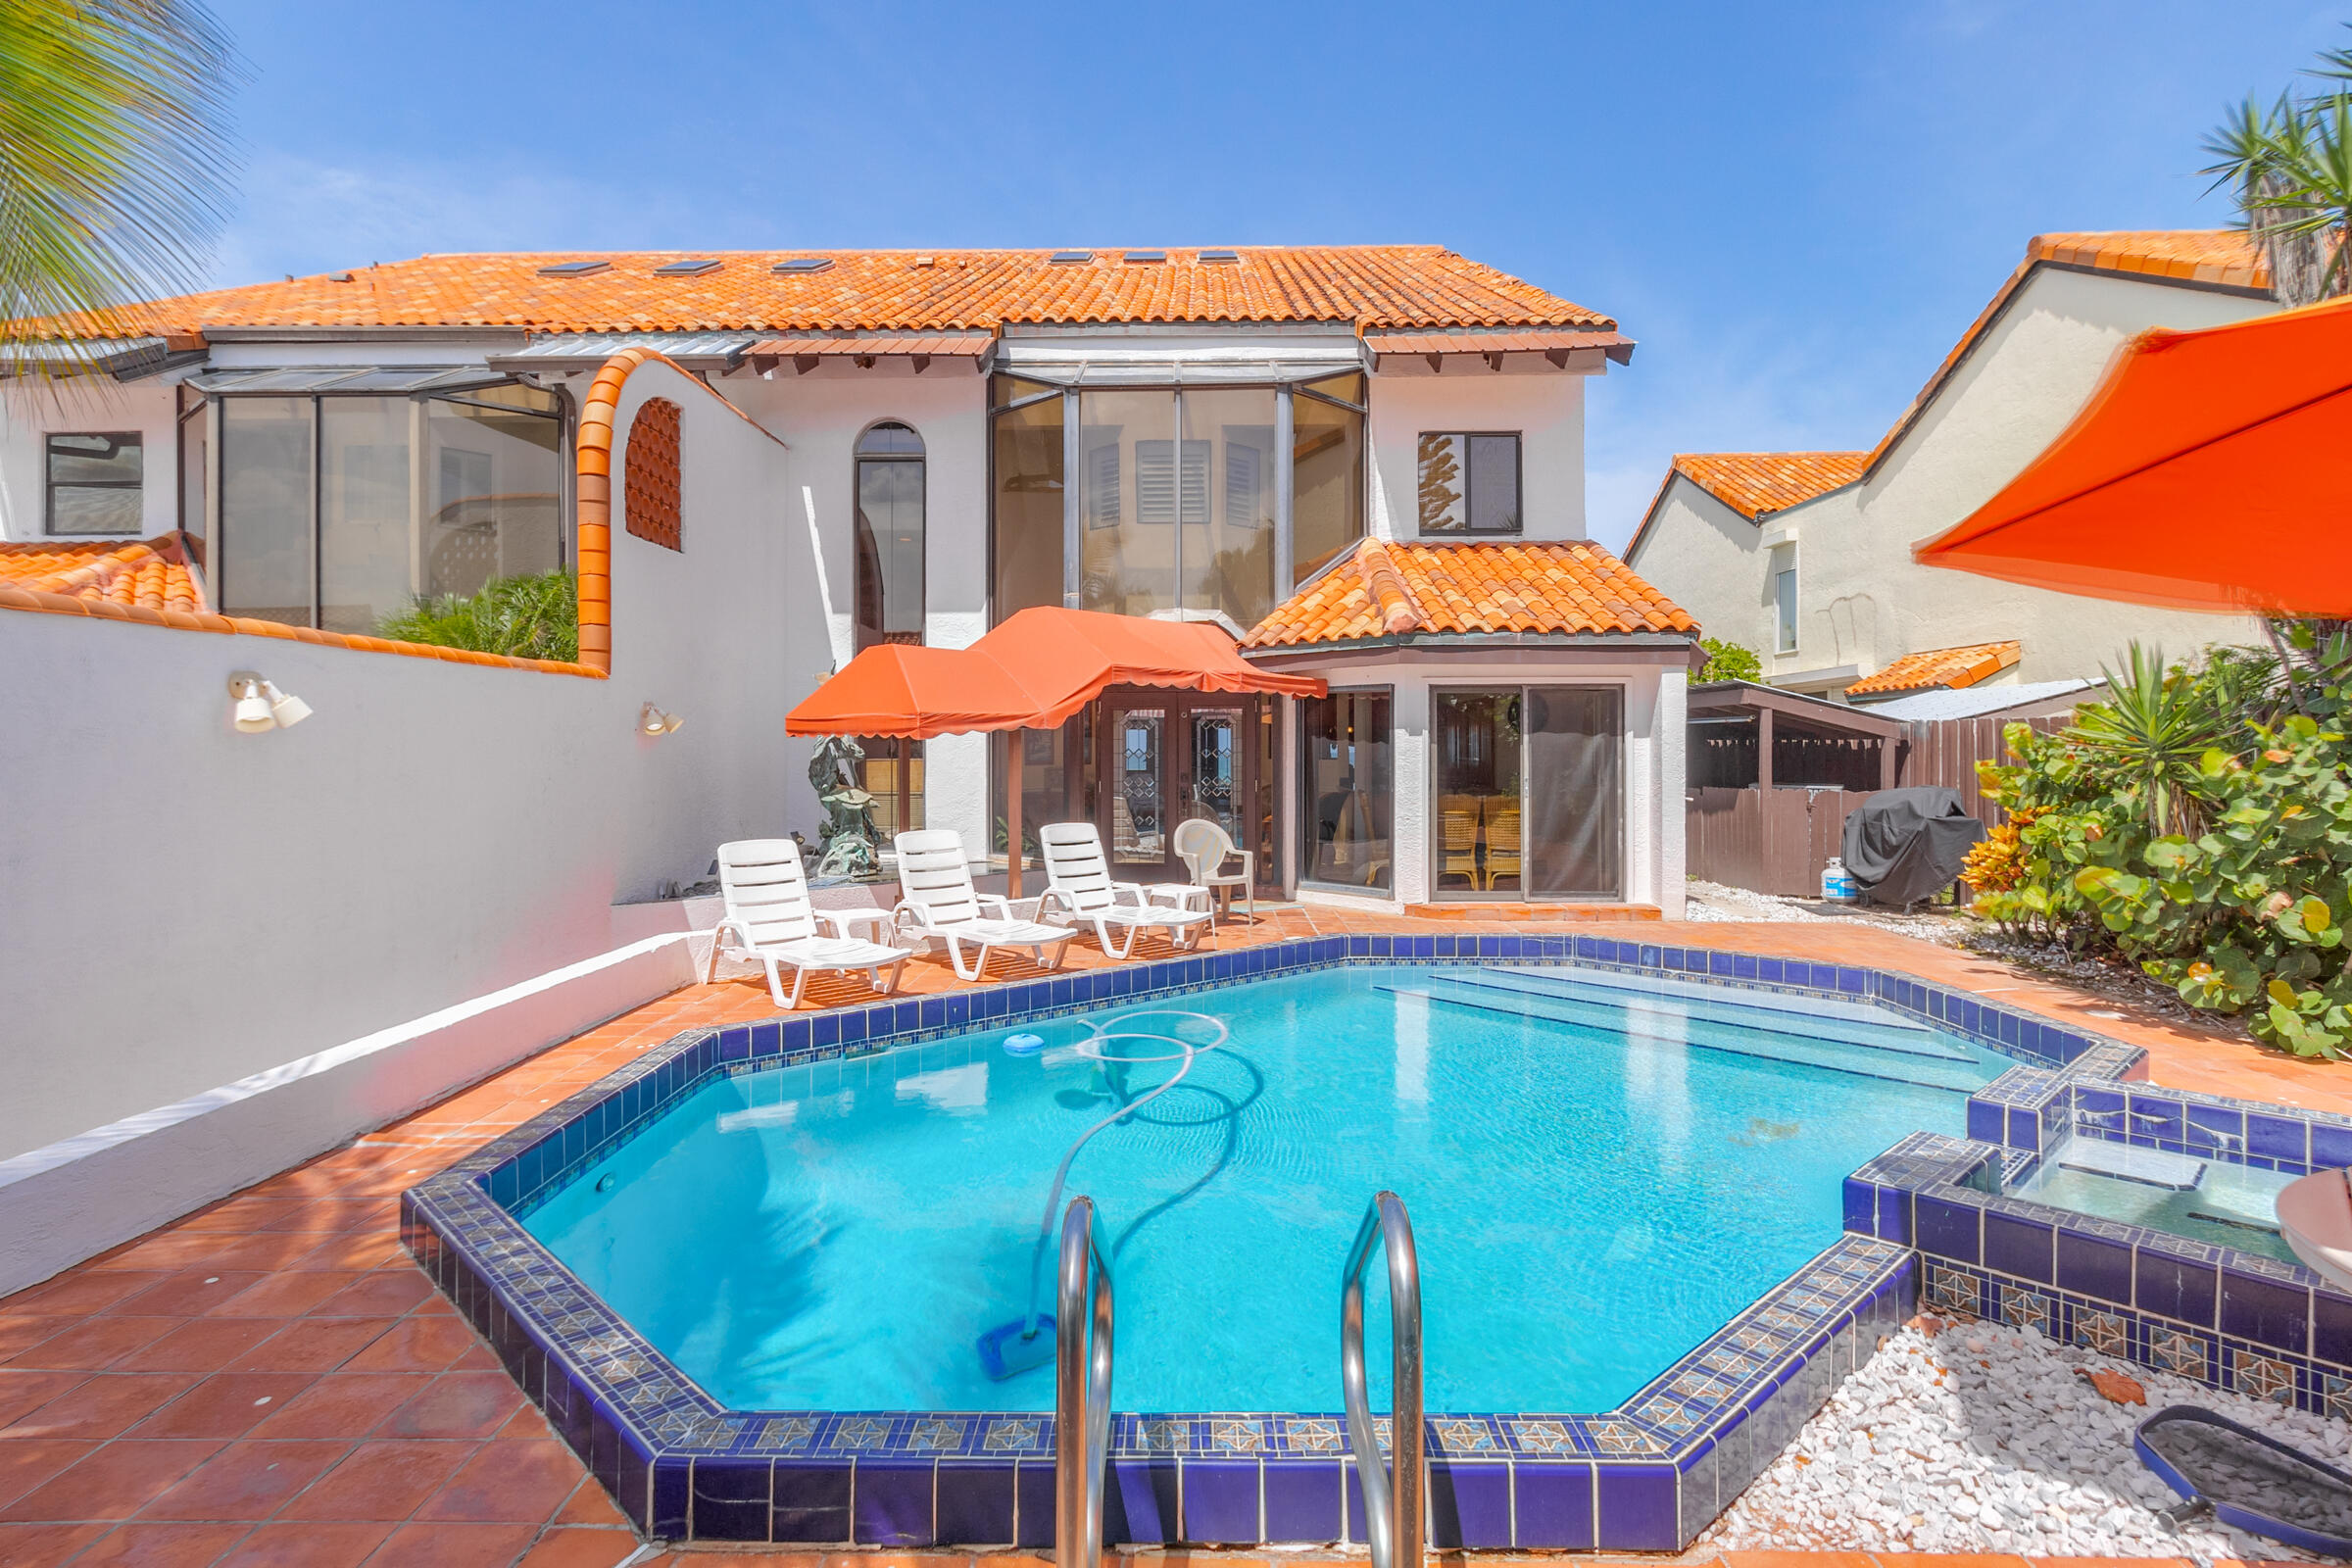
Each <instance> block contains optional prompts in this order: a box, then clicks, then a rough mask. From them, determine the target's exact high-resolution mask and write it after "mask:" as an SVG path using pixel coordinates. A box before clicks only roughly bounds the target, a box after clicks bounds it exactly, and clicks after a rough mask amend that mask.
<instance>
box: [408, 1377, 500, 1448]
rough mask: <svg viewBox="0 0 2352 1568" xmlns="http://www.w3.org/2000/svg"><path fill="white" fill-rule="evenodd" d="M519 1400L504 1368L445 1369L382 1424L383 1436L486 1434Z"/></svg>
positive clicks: (498, 1424) (495, 1427)
mask: <svg viewBox="0 0 2352 1568" xmlns="http://www.w3.org/2000/svg"><path fill="white" fill-rule="evenodd" d="M521 1403H522V1391H521V1390H520V1389H517V1388H516V1387H515V1382H514V1380H513V1379H512V1378H510V1377H508V1376H507V1375H506V1373H504V1372H445V1373H443V1374H441V1375H440V1376H439V1377H437V1378H434V1379H432V1380H431V1381H430V1382H429V1383H428V1384H426V1386H425V1387H424V1388H423V1389H422V1390H421V1391H420V1392H419V1393H418V1394H417V1397H415V1398H412V1399H411V1400H409V1402H408V1403H406V1404H404V1405H402V1406H401V1407H400V1408H399V1409H397V1410H395V1411H393V1412H392V1414H391V1416H390V1417H389V1418H387V1419H386V1420H385V1422H384V1424H383V1427H382V1431H383V1434H384V1435H385V1436H386V1437H395V1438H486V1437H488V1436H489V1435H490V1434H491V1433H493V1432H495V1431H497V1430H498V1428H499V1427H500V1426H501V1425H502V1424H503V1423H504V1422H505V1421H506V1419H507V1417H509V1416H511V1415H513V1414H514V1413H515V1406H517V1405H519V1404H521Z"/></svg>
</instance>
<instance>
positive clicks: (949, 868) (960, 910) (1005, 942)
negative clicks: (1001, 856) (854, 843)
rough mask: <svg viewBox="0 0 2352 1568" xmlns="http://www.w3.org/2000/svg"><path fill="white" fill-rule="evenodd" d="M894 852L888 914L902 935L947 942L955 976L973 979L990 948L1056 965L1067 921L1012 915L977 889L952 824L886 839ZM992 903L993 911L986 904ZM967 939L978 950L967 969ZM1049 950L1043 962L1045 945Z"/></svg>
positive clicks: (1007, 907) (1001, 901)
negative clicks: (895, 902)
mask: <svg viewBox="0 0 2352 1568" xmlns="http://www.w3.org/2000/svg"><path fill="white" fill-rule="evenodd" d="M891 844H892V845H893V847H895V848H896V849H897V850H898V852H899V906H898V907H897V908H896V909H893V910H892V911H891V918H892V920H893V921H894V922H895V923H896V924H897V926H898V928H899V930H900V932H901V934H902V935H905V936H910V937H937V938H939V940H940V941H941V942H942V943H944V944H945V945H946V946H947V950H948V962H949V963H950V964H952V965H953V966H954V967H955V970H956V976H957V978H959V979H963V980H977V979H979V978H980V976H981V974H982V973H983V972H984V971H985V970H986V969H987V968H988V955H989V951H990V950H991V949H993V948H1027V949H1028V950H1029V953H1030V956H1032V957H1034V958H1035V959H1036V960H1037V961H1038V962H1039V963H1040V964H1043V965H1044V966H1045V967H1046V968H1049V969H1057V968H1059V967H1060V966H1061V959H1062V955H1063V954H1064V953H1065V952H1067V951H1068V949H1069V945H1070V938H1071V937H1072V936H1073V935H1074V934H1075V933H1073V932H1072V931H1071V930H1070V928H1069V927H1068V926H1061V925H1043V924H1040V923H1039V922H1038V921H1035V920H1016V919H1014V918H1013V917H1012V906H1011V905H1010V904H1009V903H1007V902H1006V901H1005V899H1004V898H1002V897H1000V896H999V895H997V894H994V893H980V892H976V891H975V890H974V889H973V887H972V868H971V865H970V863H969V862H968V861H966V860H965V859H964V858H963V836H962V835H961V834H959V833H957V832H956V830H955V829H953V828H944V827H935V828H923V829H920V830H918V831H916V832H912V833H901V834H899V835H897V836H896V837H895V838H893V839H892V840H891ZM991 905H993V906H995V910H996V912H995V915H994V917H993V918H992V917H991V916H990V914H989V913H988V907H989V906H991ZM967 942H968V943H970V944H971V945H972V946H973V947H974V948H977V949H978V950H979V956H978V957H977V958H975V959H974V960H973V962H972V966H971V967H970V968H969V969H966V968H965V967H964V966H963V945H964V944H965V943H967ZM1048 948H1052V949H1053V950H1054V958H1053V961H1052V962H1050V963H1049V962H1047V959H1046V949H1048Z"/></svg>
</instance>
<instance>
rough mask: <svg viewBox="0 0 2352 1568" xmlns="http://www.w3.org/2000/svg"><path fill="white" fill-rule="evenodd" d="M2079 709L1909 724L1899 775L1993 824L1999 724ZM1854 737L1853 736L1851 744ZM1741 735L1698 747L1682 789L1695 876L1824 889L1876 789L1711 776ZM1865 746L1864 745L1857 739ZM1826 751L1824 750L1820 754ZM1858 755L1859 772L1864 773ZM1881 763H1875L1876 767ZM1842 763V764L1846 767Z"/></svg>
mask: <svg viewBox="0 0 2352 1568" xmlns="http://www.w3.org/2000/svg"><path fill="white" fill-rule="evenodd" d="M2071 722H2073V719H2072V716H2071V715H2068V714H2059V715H2056V716H2052V717H2042V718H2031V719H2008V720H2003V719H1994V718H1945V719H1934V720H1921V721H1916V722H1911V723H1906V724H1905V725H1904V726H1903V735H1902V738H1901V740H1900V741H1899V742H1897V744H1896V751H1895V783H1896V784H1897V785H1898V786H1909V785H1914V784H1940V785H1942V786H1944V787H1945V788H1947V789H1955V790H1958V791H1959V792H1960V796H1961V799H1963V800H1964V801H1966V802H1967V803H1968V807H1969V810H1970V811H1971V812H1972V813H1974V815H1975V816H1976V817H1977V819H1978V820H1979V821H1981V822H1983V823H1984V824H1985V827H1986V828H1987V829H1990V828H1992V827H1995V826H1997V825H1998V824H1999V822H2000V819H2001V809H2000V807H1999V806H1998V805H1996V804H1995V803H1993V802H1991V801H1988V800H1986V799H1985V797H1984V795H1983V793H1982V789H1981V785H1980V783H1979V781H1978V778H1977V763H1979V762H1981V761H1991V762H2007V761H2009V760H2011V759H2010V756H2009V750H2008V747H2007V746H2006V745H2004V744H2003V742H2002V740H2001V731H2002V729H2003V728H2004V727H2005V726H2006V725H2007V724H2011V723H2023V724H2027V725H2030V726H2031V727H2033V728H2034V729H2035V730H2037V731H2039V732H2041V733H2042V734H2045V735H2047V734H2050V733H2053V732H2054V731H2057V730H2061V729H2064V728H2065V727H2066V726H2067V725H2068V724H2069V723H2071ZM1784 744H1785V741H1779V742H1776V744H1775V746H1774V748H1773V751H1774V763H1775V771H1776V772H1779V771H1781V763H1782V761H1783V757H1784V752H1783V746H1784ZM1844 744H1846V745H1849V746H1850V745H1852V744H1853V743H1844ZM1737 745H1738V742H1737V741H1715V742H1711V743H1709V753H1708V755H1706V756H1705V757H1704V759H1703V760H1701V754H1700V750H1699V748H1697V747H1693V748H1692V760H1693V764H1694V765H1693V770H1692V781H1691V787H1690V788H1689V789H1687V790H1686V791H1685V792H1684V813H1683V821H1684V846H1685V856H1686V858H1687V861H1688V864H1689V866H1690V871H1691V875H1692V876H1695V877H1699V878H1702V879H1704V880H1706V881H1709V882H1717V883H1721V884H1723V885H1724V886H1726V887H1735V888H1749V889H1752V890H1754V891H1755V892H1758V893H1777V894H1782V895H1786V896H1789V897H1804V896H1806V895H1813V896H1818V895H1819V894H1820V892H1821V871H1822V867H1823V866H1825V865H1827V864H1828V863H1829V862H1830V858H1832V857H1833V856H1836V855H1838V853H1839V846H1840V845H1841V844H1842V843H1843V841H1844V835H1845V819H1846V817H1847V816H1849V815H1851V814H1852V812H1853V810H1854V809H1855V808H1857V807H1859V806H1860V805H1861V804H1862V803H1863V802H1865V801H1867V800H1869V799H1870V797H1871V796H1872V795H1873V794H1874V793H1876V792H1875V791H1872V790H1867V789H1853V788H1838V787H1828V788H1825V787H1819V786H1807V785H1782V786H1778V787H1776V788H1773V789H1769V790H1760V789H1758V788H1756V787H1755V786H1754V785H1752V784H1751V785H1749V786H1747V787H1746V788H1744V789H1740V788H1732V787H1729V786H1726V785H1724V784H1721V783H1716V782H1712V781H1713V780H1716V779H1720V778H1722V777H1723V776H1724V773H1725V772H1726V771H1728V770H1729V768H1730V767H1731V766H1732V765H1733V764H1734V758H1733V757H1732V756H1730V755H1727V754H1728V753H1730V752H1731V750H1732V748H1734V747H1736V746H1737ZM1855 749H1856V750H1857V752H1859V751H1863V750H1867V749H1868V748H1866V747H1857V748H1855ZM1755 750H1756V747H1755V742H1754V741H1753V739H1749V740H1748V741H1747V743H1746V754H1747V757H1748V758H1749V759H1750V761H1749V762H1748V765H1747V767H1746V770H1745V771H1746V775H1747V776H1749V777H1753V776H1754V772H1755V768H1754V763H1753V761H1752V759H1753V758H1754V756H1755ZM1827 755H1828V754H1827V753H1826V752H1824V753H1822V754H1820V758H1821V759H1825V760H1826V758H1827ZM1876 766H1877V764H1876V762H1875V760H1872V761H1870V762H1869V767H1870V769H1871V770H1872V771H1873V772H1875V770H1876ZM1841 770H1842V769H1841ZM1853 772H1854V773H1855V774H1856V775H1857V776H1858V777H1867V776H1869V775H1868V774H1866V773H1864V771H1863V765H1862V759H1860V758H1859V757H1857V760H1856V761H1855V763H1854V764H1853Z"/></svg>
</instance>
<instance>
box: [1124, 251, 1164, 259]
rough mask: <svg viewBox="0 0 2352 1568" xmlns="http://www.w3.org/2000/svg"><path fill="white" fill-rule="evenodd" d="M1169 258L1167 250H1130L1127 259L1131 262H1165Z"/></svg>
mask: <svg viewBox="0 0 2352 1568" xmlns="http://www.w3.org/2000/svg"><path fill="white" fill-rule="evenodd" d="M1167 259H1168V253H1167V252H1166V251H1129V252H1128V253H1127V256H1126V260H1128V261H1131V262H1164V261H1166V260H1167Z"/></svg>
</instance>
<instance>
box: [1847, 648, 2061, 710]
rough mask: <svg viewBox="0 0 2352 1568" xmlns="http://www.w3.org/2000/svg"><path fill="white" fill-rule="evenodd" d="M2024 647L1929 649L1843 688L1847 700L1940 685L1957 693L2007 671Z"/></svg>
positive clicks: (1906, 657) (1897, 661)
mask: <svg viewBox="0 0 2352 1568" xmlns="http://www.w3.org/2000/svg"><path fill="white" fill-rule="evenodd" d="M2024 653H2025V648H2024V645H2023V644H2021V643H2018V642H2015V641H2011V642H2005V643H1970V644H1968V645H1967V646H1966V647H1963V648H1930V649H1927V650H1925V651H1924V652H1921V653H1916V654H1905V655H1904V656H1903V657H1902V658H1900V659H1898V660H1896V661H1895V662H1893V663H1891V664H1888V665H1887V667H1886V668H1885V669H1882V670H1880V671H1879V672H1878V673H1877V674H1875V675H1870V676H1866V677H1864V678H1863V679H1861V680H1858V681H1856V682H1854V683H1853V684H1852V685H1851V686H1848V687H1847V688H1846V689H1845V694H1846V696H1848V697H1866V696H1868V695H1870V694H1871V693H1873V692H1915V691H1925V690H1926V689H1928V688H1929V687H1932V686H1942V687H1946V688H1948V689H1950V690H1952V691H1958V690H1959V689H1960V688H1961V687H1963V686H1974V685H1975V684H1976V683H1977V682H1979V681H1981V680H1985V679H1988V678H1989V677H1991V676H1994V675H1997V674H1999V673H2000V672H2001V671H2002V670H2004V669H2007V668H2008V667H2009V666H2010V665H2011V664H2014V663H2016V662H2018V660H2019V659H2020V658H2022V657H2024Z"/></svg>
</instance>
